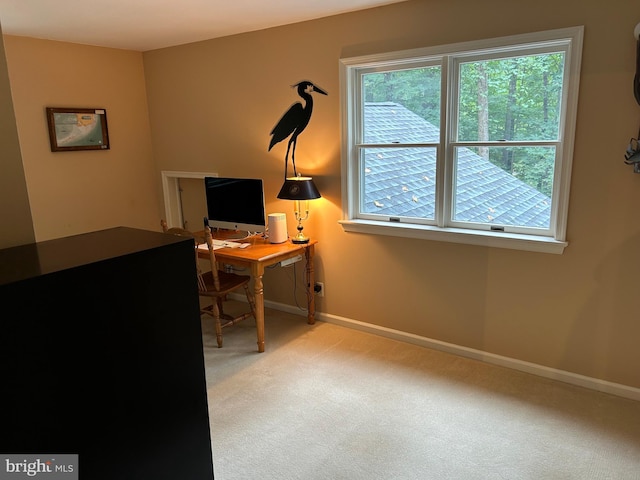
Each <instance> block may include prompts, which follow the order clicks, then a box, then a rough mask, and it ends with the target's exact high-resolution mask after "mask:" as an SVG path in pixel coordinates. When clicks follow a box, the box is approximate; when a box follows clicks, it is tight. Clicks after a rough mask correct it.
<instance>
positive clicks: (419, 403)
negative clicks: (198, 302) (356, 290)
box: [203, 302, 640, 480]
mask: <svg viewBox="0 0 640 480" xmlns="http://www.w3.org/2000/svg"><path fill="white" fill-rule="evenodd" d="M231 303H233V302H231ZM232 306H233V305H232ZM226 308H228V307H226ZM265 324H266V351H265V353H262V354H258V353H257V350H256V336H255V326H254V322H253V321H252V320H251V319H249V320H246V321H245V322H244V323H241V324H240V325H236V326H233V327H230V328H228V329H225V330H224V342H225V344H224V347H223V348H222V349H218V348H217V347H216V343H215V335H214V332H213V325H212V322H211V321H210V319H209V318H207V317H203V330H204V343H205V349H204V350H205V361H206V371H207V385H208V397H209V413H210V419H211V434H212V449H213V458H214V472H215V478H216V480H253V479H255V480H271V479H274V480H275V479H277V480H289V479H291V480H297V479H301V480H303V479H304V480H315V479H318V480H320V479H322V480H324V479H327V480H339V479H345V480H360V479H362V480H372V479H384V480H387V479H429V480H431V479H433V480H440V479H452V480H458V479H460V480H481V479H491V480H495V479H507V480H519V479H527V480H542V479H545V480H546V479H562V480H565V479H580V480H586V479H611V480H627V479H629V480H640V403H638V402H635V401H633V400H628V399H624V398H619V397H615V396H612V395H608V394H603V393H599V392H594V391H591V390H587V389H583V388H581V387H576V386H572V385H568V384H564V383H560V382H556V381H553V380H548V379H544V378H540V377H536V376H534V375H529V374H526V373H522V372H518V371H514V370H509V369H506V368H501V367H497V366H493V365H488V364H484V363H482V362H478V361H475V360H470V359H466V358H461V357H457V356H454V355H449V354H446V353H442V352H437V351H433V350H429V349H425V348H423V347H418V346H415V345H410V344H405V343H402V342H398V341H395V340H389V339H385V338H382V337H379V336H376V335H371V334H367V333H363V332H359V331H355V330H351V329H348V328H344V327H341V326H336V325H332V324H328V323H324V322H317V323H316V325H313V326H311V325H307V324H306V318H304V317H301V316H295V315H290V314H287V313H283V312H279V311H273V310H269V309H267V312H266V322H265Z"/></svg>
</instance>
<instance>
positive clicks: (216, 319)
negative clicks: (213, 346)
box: [211, 298, 222, 348]
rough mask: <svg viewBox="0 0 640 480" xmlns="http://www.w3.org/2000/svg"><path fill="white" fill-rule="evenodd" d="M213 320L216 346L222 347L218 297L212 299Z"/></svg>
mask: <svg viewBox="0 0 640 480" xmlns="http://www.w3.org/2000/svg"><path fill="white" fill-rule="evenodd" d="M211 309H212V310H213V321H214V323H215V325H216V340H217V341H218V348H222V324H221V323H220V308H219V307H218V299H216V298H214V299H213V305H211Z"/></svg>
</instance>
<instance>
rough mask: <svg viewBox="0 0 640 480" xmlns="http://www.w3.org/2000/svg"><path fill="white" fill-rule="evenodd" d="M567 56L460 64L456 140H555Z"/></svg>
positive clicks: (549, 54) (556, 54)
mask: <svg viewBox="0 0 640 480" xmlns="http://www.w3.org/2000/svg"><path fill="white" fill-rule="evenodd" d="M563 70H564V53H547V54H543V55H528V56H522V57H512V58H503V59H497V60H487V61H481V62H470V63H462V64H460V94H459V98H458V140H459V141H480V142H482V141H488V140H492V141H496V140H557V139H558V135H559V134H558V132H559V130H558V129H559V125H560V122H559V118H560V109H561V99H562V80H563Z"/></svg>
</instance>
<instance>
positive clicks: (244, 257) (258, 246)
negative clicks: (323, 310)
mask: <svg viewBox="0 0 640 480" xmlns="http://www.w3.org/2000/svg"><path fill="white" fill-rule="evenodd" d="M234 241H239V242H241V243H249V244H250V245H251V246H249V247H247V248H219V249H217V250H216V251H215V255H216V260H217V261H218V263H225V264H228V265H233V266H236V267H240V268H248V269H249V270H250V271H251V276H252V277H253V280H254V287H253V288H254V294H255V300H256V326H257V333H258V352H264V287H263V283H262V276H263V275H264V271H265V268H267V267H269V266H271V265H275V264H276V263H279V262H281V261H283V260H287V259H289V258H293V257H296V256H298V255H300V254H303V255H304V257H305V260H306V276H305V280H306V285H305V289H306V292H307V309H308V310H307V323H309V324H311V325H312V324H314V323H315V310H316V302H315V298H314V297H315V295H314V291H313V286H314V284H315V279H314V267H313V255H314V249H315V245H316V243H318V242H317V241H316V240H311V241H309V243H307V244H295V243H291V240H287V241H286V242H284V243H269V241H268V240H265V239H264V238H262V237H260V236H254V237H250V238H247V239H244V240H234ZM198 255H199V256H201V257H203V258H208V256H209V252H208V251H207V250H200V249H199V250H198Z"/></svg>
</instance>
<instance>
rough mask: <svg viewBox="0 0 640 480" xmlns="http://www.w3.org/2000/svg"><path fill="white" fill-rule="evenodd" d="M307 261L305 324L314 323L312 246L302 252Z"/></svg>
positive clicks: (314, 295) (314, 300) (314, 282)
mask: <svg viewBox="0 0 640 480" xmlns="http://www.w3.org/2000/svg"><path fill="white" fill-rule="evenodd" d="M304 255H305V257H306V261H307V323H308V324H309V325H313V324H314V323H316V293H315V291H314V289H313V287H314V286H315V284H316V277H315V273H314V266H313V255H314V245H310V246H308V247H307V248H305V250H304Z"/></svg>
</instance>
